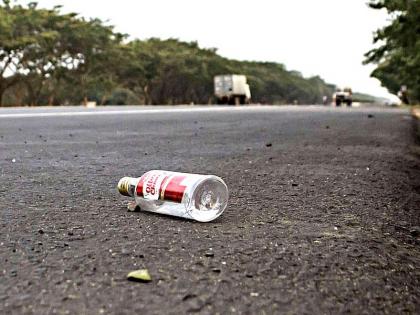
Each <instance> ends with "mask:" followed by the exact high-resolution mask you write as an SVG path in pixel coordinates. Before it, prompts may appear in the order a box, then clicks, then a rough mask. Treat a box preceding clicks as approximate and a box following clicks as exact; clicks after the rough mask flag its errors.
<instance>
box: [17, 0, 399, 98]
mask: <svg viewBox="0 0 420 315" xmlns="http://www.w3.org/2000/svg"><path fill="white" fill-rule="evenodd" d="M19 2H20V3H28V2H30V1H19ZM37 2H38V4H39V6H40V7H44V8H52V7H53V6H54V5H62V6H63V8H62V11H63V12H76V13H79V14H80V15H81V16H84V17H86V18H94V17H95V18H96V17H97V18H100V19H102V20H104V21H107V24H109V25H114V26H115V30H116V31H118V32H122V33H126V34H128V35H129V36H130V38H139V39H146V38H150V37H158V38H161V39H166V38H177V39H179V40H183V41H197V42H198V43H199V45H200V46H201V47H205V48H217V51H218V53H219V54H220V55H222V56H225V57H228V58H232V59H238V60H255V61H273V62H279V63H282V64H284V65H285V66H286V68H287V69H288V70H296V71H299V72H301V73H302V74H303V76H305V77H309V76H314V75H319V76H320V77H321V78H323V79H324V80H325V81H327V82H328V83H333V84H336V85H337V86H339V87H344V86H349V87H352V88H353V90H354V91H358V92H363V93H368V94H372V95H375V96H381V97H387V98H391V99H395V96H394V97H392V96H391V95H390V94H389V93H388V92H387V90H386V89H385V88H383V87H381V86H380V82H379V81H378V80H376V79H374V78H371V77H370V73H371V72H372V70H373V69H374V68H375V66H374V65H368V66H366V65H362V61H363V59H364V56H363V55H364V53H366V52H367V51H369V50H370V49H372V48H373V44H372V38H373V33H374V31H375V30H377V29H378V28H380V27H382V26H384V25H386V24H387V23H389V18H388V16H387V14H386V11H378V10H373V9H370V8H369V7H368V6H367V5H366V2H367V0H131V1H130V0H118V1H104V0H102V1H99V0H96V1H95V0H38V1H37Z"/></svg>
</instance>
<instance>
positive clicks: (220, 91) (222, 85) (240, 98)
mask: <svg viewBox="0 0 420 315" xmlns="http://www.w3.org/2000/svg"><path fill="white" fill-rule="evenodd" d="M214 95H215V96H216V98H217V104H232V105H240V104H249V103H250V101H251V91H250V89H249V85H248V84H247V82H246V76H244V75H239V74H226V75H217V76H215V77H214Z"/></svg>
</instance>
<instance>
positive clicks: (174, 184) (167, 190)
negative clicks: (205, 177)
mask: <svg viewBox="0 0 420 315" xmlns="http://www.w3.org/2000/svg"><path fill="white" fill-rule="evenodd" d="M201 177H202V175H195V174H185V173H176V172H168V171H150V172H147V173H146V174H144V175H143V176H142V177H141V178H140V180H139V182H138V184H137V187H136V194H137V196H139V197H143V198H144V199H147V200H164V201H171V202H176V203H181V202H182V199H183V197H184V194H185V191H186V189H187V187H189V186H191V185H194V183H195V182H197V181H198V180H199V179H200V178H201Z"/></svg>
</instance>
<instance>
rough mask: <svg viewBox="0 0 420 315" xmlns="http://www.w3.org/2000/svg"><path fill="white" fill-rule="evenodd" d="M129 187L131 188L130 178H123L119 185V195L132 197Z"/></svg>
mask: <svg viewBox="0 0 420 315" xmlns="http://www.w3.org/2000/svg"><path fill="white" fill-rule="evenodd" d="M129 187H130V177H123V178H121V179H120V181H119V182H118V185H117V189H118V191H119V193H120V194H121V195H123V196H127V197H130V193H129Z"/></svg>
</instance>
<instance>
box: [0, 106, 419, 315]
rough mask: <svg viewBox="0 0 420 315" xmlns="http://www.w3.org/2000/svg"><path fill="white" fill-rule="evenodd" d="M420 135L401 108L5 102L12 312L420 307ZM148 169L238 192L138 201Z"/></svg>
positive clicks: (3, 168)
mask: <svg viewBox="0 0 420 315" xmlns="http://www.w3.org/2000/svg"><path fill="white" fill-rule="evenodd" d="M413 147H414V142H413V138H412V134H411V118H410V116H409V113H408V111H405V110H398V109H388V110H384V109H378V108H357V109H355V108H352V109H348V108H337V109H335V108H323V107H316V106H308V107H287V106H286V107H240V108H225V107H218V108H216V109H212V108H209V107H198V108H197V107H181V108H179V107H177V108H172V107H171V108H169V110H165V109H162V108H159V107H156V108H155V107H151V108H150V107H147V108H142V109H138V108H137V107H124V108H122V107H106V108H102V109H89V110H86V109H81V108H79V107H75V108H60V109H55V108H49V109H48V108H41V109H2V110H0V313H1V314H144V313H148V314H149V313H150V314H165V313H166V314H180V313H185V312H199V313H202V314H215V313H220V314H226V313H242V314H257V313H260V314H261V313H266V314H273V313H289V314H294V313H296V314H305V313H306V314H337V313H347V312H350V313H354V314H361V313H370V314H377V313H389V314H402V313H413V314H414V313H419V312H420V302H419V301H420V294H419V290H420V283H419V282H420V274H419V269H418V268H419V266H420V250H419V232H420V230H419V226H420V216H419V205H420V180H419V178H420V162H419V159H418V157H417V156H416V155H415V154H414V153H413V150H412V149H413ZM150 169H165V170H172V171H183V172H192V173H205V174H216V175H218V176H220V177H222V178H223V179H225V181H226V183H227V185H228V187H229V189H230V202H229V206H228V208H227V210H226V211H225V213H224V214H223V215H222V216H221V217H220V218H218V219H217V220H216V221H214V222H211V223H196V222H192V221H187V220H182V219H176V218H172V217H167V216H160V215H155V214H148V213H143V212H127V209H126V203H127V201H128V199H127V198H125V197H123V196H120V195H119V194H118V193H117V191H116V184H117V182H118V180H119V179H120V178H121V177H123V176H126V175H129V176H140V175H141V174H143V173H144V172H146V171H148V170H150ZM140 268H147V269H148V270H149V272H150V274H151V276H152V278H153V280H152V282H150V283H135V282H130V281H127V280H126V275H127V273H128V272H130V271H132V270H136V269H140Z"/></svg>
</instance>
